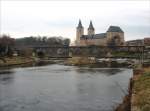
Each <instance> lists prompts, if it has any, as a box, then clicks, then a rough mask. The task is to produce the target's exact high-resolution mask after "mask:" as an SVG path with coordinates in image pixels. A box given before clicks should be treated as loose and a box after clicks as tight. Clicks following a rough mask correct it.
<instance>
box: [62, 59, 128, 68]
mask: <svg viewBox="0 0 150 111" xmlns="http://www.w3.org/2000/svg"><path fill="white" fill-rule="evenodd" d="M64 64H65V65H72V66H88V67H97V68H105V67H109V68H122V67H123V68H130V66H131V63H130V62H128V61H127V60H126V61H123V62H122V61H121V59H120V61H117V60H113V59H99V58H95V57H72V58H69V59H67V60H66V61H65V62H64Z"/></svg>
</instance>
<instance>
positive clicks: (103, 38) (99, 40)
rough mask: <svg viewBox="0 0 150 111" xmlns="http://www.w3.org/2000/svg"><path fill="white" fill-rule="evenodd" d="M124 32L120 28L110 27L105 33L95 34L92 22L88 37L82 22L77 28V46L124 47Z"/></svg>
mask: <svg viewBox="0 0 150 111" xmlns="http://www.w3.org/2000/svg"><path fill="white" fill-rule="evenodd" d="M124 43H125V41H124V32H123V31H122V29H121V28H120V27H118V26H110V27H109V28H108V30H107V31H106V32H105V33H99V34H95V28H94V27H93V24H92V21H90V25H89V27H88V29H87V35H84V27H83V26H82V23H81V20H79V24H78V26H77V28H76V45H77V46H90V45H98V46H108V45H124Z"/></svg>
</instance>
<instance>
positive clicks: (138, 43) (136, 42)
mask: <svg viewBox="0 0 150 111" xmlns="http://www.w3.org/2000/svg"><path fill="white" fill-rule="evenodd" d="M126 45H127V46H142V45H144V41H143V39H137V40H130V41H126Z"/></svg>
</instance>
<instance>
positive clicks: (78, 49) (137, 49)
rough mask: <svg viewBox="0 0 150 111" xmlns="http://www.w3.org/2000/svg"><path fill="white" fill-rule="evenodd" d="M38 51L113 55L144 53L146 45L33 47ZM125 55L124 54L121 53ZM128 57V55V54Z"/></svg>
mask: <svg viewBox="0 0 150 111" xmlns="http://www.w3.org/2000/svg"><path fill="white" fill-rule="evenodd" d="M32 48H33V50H34V51H35V52H36V53H39V52H42V53H43V54H44V55H45V56H48V57H66V58H67V57H72V56H88V57H98V58H103V57H112V56H111V55H112V54H117V53H120V54H121V53H128V55H129V56H130V54H131V55H132V54H139V55H141V54H143V53H144V50H145V47H144V46H68V47H67V46H66V47H65V46H64V47H63V46H55V47H47V46H46V47H45V46H41V47H32ZM120 57H124V55H123V54H122V55H120ZM126 57H127V56H126Z"/></svg>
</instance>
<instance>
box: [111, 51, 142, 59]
mask: <svg viewBox="0 0 150 111" xmlns="http://www.w3.org/2000/svg"><path fill="white" fill-rule="evenodd" d="M112 55H113V56H115V57H136V58H139V53H131V52H112Z"/></svg>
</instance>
